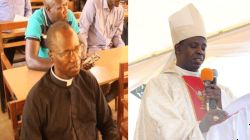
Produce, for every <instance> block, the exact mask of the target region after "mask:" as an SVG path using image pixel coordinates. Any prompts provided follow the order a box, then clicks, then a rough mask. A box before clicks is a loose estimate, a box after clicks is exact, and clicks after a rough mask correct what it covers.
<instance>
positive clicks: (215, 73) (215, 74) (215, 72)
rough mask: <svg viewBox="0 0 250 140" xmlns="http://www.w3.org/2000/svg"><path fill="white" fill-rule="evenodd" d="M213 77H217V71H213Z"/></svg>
mask: <svg viewBox="0 0 250 140" xmlns="http://www.w3.org/2000/svg"><path fill="white" fill-rule="evenodd" d="M213 72H214V77H218V71H217V70H216V69H213Z"/></svg>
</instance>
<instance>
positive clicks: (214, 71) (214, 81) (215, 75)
mask: <svg viewBox="0 0 250 140" xmlns="http://www.w3.org/2000/svg"><path fill="white" fill-rule="evenodd" d="M213 74H214V79H213V81H212V83H213V84H217V77H218V72H217V70H216V69H213Z"/></svg>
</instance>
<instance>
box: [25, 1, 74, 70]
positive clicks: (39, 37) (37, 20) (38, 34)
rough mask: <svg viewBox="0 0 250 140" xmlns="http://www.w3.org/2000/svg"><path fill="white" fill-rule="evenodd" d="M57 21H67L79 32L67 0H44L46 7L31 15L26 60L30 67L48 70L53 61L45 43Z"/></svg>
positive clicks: (26, 36) (27, 33) (27, 35)
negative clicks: (48, 33) (49, 30)
mask: <svg viewBox="0 0 250 140" xmlns="http://www.w3.org/2000/svg"><path fill="white" fill-rule="evenodd" d="M56 21H67V22H68V23H69V24H70V26H71V27H72V28H73V30H74V31H75V32H76V33H77V34H78V33H79V28H78V25H77V21H76V19H75V17H74V14H73V12H72V11H70V10H68V1H67V0H44V8H42V9H39V10H36V11H35V13H34V14H33V15H32V16H31V17H30V19H29V22H28V26H27V29H26V33H25V38H26V52H25V56H26V62H27V66H28V68H30V69H34V70H48V69H49V68H50V67H51V65H52V62H51V61H50V59H49V57H48V48H47V47H46V45H45V41H46V37H47V35H46V34H47V30H48V29H49V27H50V26H51V25H52V24H53V23H55V22H56Z"/></svg>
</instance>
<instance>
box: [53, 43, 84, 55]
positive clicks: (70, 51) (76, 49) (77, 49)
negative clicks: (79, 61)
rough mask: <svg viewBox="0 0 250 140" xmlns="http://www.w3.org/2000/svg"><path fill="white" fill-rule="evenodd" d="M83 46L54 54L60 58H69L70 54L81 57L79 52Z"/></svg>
mask: <svg viewBox="0 0 250 140" xmlns="http://www.w3.org/2000/svg"><path fill="white" fill-rule="evenodd" d="M82 47H83V44H80V45H78V46H76V47H75V49H73V50H66V51H63V52H56V54H58V55H59V56H60V57H70V56H71V55H72V54H74V55H75V54H76V55H77V56H79V57H80V56H81V50H82Z"/></svg>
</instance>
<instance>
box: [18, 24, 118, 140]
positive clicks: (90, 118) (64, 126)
mask: <svg viewBox="0 0 250 140" xmlns="http://www.w3.org/2000/svg"><path fill="white" fill-rule="evenodd" d="M47 46H48V47H49V50H50V51H49V56H50V58H51V61H52V62H53V66H52V67H51V69H50V70H49V71H48V72H47V73H46V74H45V75H44V76H43V77H42V78H41V79H40V80H39V81H38V82H37V83H36V84H35V85H34V87H33V88H32V89H31V91H30V92H29V95H28V97H27V99H26V102H25V106H24V112H23V118H22V122H23V123H22V128H21V140H96V139H98V130H100V132H101V134H102V138H103V139H104V140H116V139H119V133H118V129H117V127H116V124H115V123H114V121H113V120H112V113H111V110H110V107H109V106H108V104H107V102H106V100H105V98H104V96H103V94H102V92H101V89H100V87H99V85H98V82H97V81H96V79H95V77H94V76H93V75H92V74H91V73H89V72H88V71H85V70H80V61H81V60H80V54H81V52H80V50H81V47H84V46H81V45H80V43H79V39H78V37H77V34H76V33H75V32H74V31H73V29H72V28H71V27H70V25H69V24H68V23H66V22H62V21H60V22H57V23H55V24H53V25H52V26H51V27H50V29H49V31H48V34H47Z"/></svg>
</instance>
